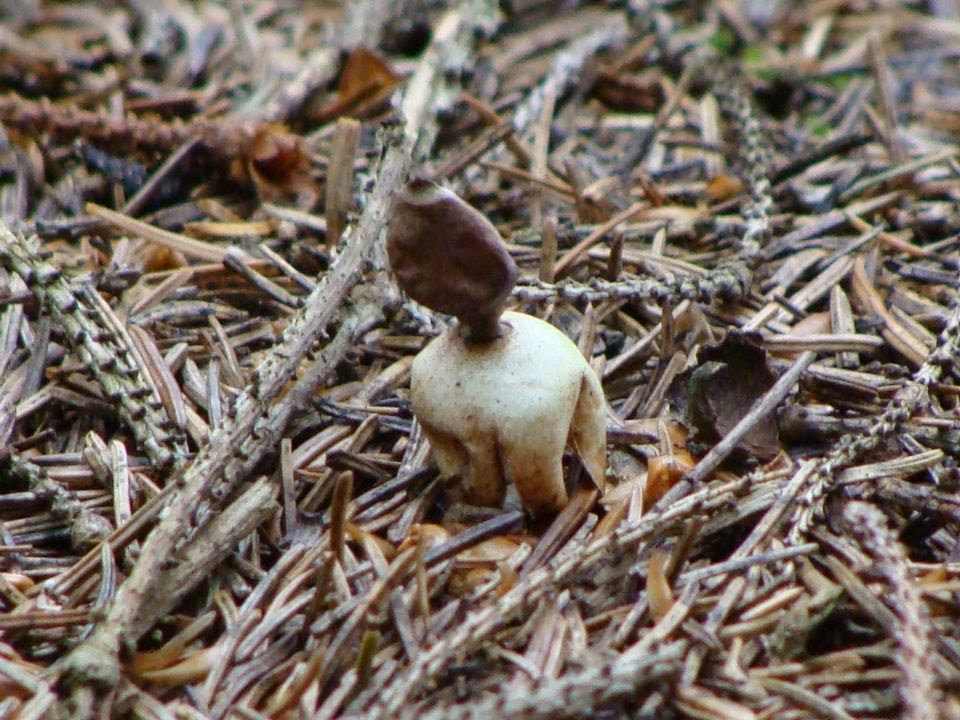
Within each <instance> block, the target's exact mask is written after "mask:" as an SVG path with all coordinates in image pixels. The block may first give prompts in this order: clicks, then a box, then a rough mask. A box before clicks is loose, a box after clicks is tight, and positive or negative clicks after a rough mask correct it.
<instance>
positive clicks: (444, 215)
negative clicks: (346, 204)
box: [387, 178, 517, 340]
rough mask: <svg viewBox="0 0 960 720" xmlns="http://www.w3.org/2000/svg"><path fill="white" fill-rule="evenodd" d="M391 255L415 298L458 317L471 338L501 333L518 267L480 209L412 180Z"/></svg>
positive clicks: (393, 229)
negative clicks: (504, 314)
mask: <svg viewBox="0 0 960 720" xmlns="http://www.w3.org/2000/svg"><path fill="white" fill-rule="evenodd" d="M387 254H388V256H389V258H390V265H391V267H392V268H393V272H394V274H395V275H396V277H397V282H398V283H399V285H400V287H401V288H403V290H404V292H406V293H407V295H409V296H410V297H411V298H412V299H414V300H416V301H417V302H418V303H421V304H422V305H425V306H427V307H428V308H430V309H431V310H436V311H437V312H442V313H446V314H448V315H454V316H456V317H457V318H458V319H459V320H460V321H461V322H462V323H463V325H464V326H466V328H467V331H468V333H469V335H470V337H471V339H473V340H488V339H492V338H494V337H497V336H498V335H499V324H498V320H499V317H500V314H501V312H502V311H503V306H504V303H505V302H506V299H507V297H508V296H509V295H510V291H511V290H512V289H513V286H514V285H515V284H516V281H517V266H516V263H514V261H513V258H511V257H510V254H509V253H508V252H507V249H506V246H505V245H504V244H503V241H502V240H501V238H500V234H499V233H498V232H497V229H496V228H495V227H494V226H493V225H492V224H491V223H490V221H489V220H487V218H485V217H484V216H483V215H482V214H481V213H480V212H479V211H477V210H476V209H474V208H473V207H471V206H470V205H468V204H467V203H465V202H464V201H463V200H461V199H460V198H459V197H457V196H456V195H455V194H454V193H452V192H451V191H449V190H447V189H445V188H442V187H440V186H439V185H437V184H435V183H433V182H430V181H429V180H424V179H419V178H418V179H414V180H411V181H410V182H409V183H408V184H407V186H406V187H405V188H404V190H403V192H402V194H401V196H400V198H399V199H398V201H397V205H396V209H395V211H394V216H393V219H392V220H391V222H390V229H389V232H388V234H387Z"/></svg>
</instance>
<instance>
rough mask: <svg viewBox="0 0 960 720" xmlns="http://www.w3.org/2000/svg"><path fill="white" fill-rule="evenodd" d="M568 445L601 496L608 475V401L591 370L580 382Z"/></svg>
mask: <svg viewBox="0 0 960 720" xmlns="http://www.w3.org/2000/svg"><path fill="white" fill-rule="evenodd" d="M570 444H571V445H573V449H574V450H576V452H577V455H579V456H580V459H581V460H582V461H583V466H584V467H585V468H586V470H587V472H588V473H590V478H591V479H592V480H593V483H594V484H595V485H596V486H597V489H598V490H599V491H600V492H601V493H603V490H604V487H605V486H606V472H607V402H606V397H605V396H604V394H603V387H602V386H601V385H600V380H599V378H597V375H596V373H594V372H593V371H592V370H589V371H588V372H585V373H584V374H583V380H581V382H580V397H578V398H577V407H576V409H574V411H573V424H572V426H571V428H570Z"/></svg>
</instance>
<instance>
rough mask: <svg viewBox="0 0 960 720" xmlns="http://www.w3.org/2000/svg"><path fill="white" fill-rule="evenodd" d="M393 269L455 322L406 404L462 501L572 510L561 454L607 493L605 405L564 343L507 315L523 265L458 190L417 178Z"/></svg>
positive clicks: (393, 230)
mask: <svg viewBox="0 0 960 720" xmlns="http://www.w3.org/2000/svg"><path fill="white" fill-rule="evenodd" d="M387 252H388V255H389V259H390V264H391V266H392V268H393V271H394V274H395V275H396V277H397V281H398V283H399V285H400V287H401V288H402V289H403V290H404V291H405V292H406V293H407V295H409V296H410V297H411V298H412V299H414V300H416V301H417V302H419V303H421V304H423V305H425V306H426V307H428V308H430V309H432V310H435V311H437V312H442V313H446V314H449V315H454V316H455V317H456V318H457V320H458V323H456V324H455V325H454V326H452V327H451V328H449V329H448V330H446V331H445V332H443V333H442V334H441V335H440V336H439V337H437V338H436V339H434V340H433V341H432V342H431V343H430V344H429V345H428V346H427V347H426V348H424V350H423V351H421V352H420V354H419V355H418V356H417V357H416V358H415V360H414V362H413V367H412V369H411V373H410V399H411V403H412V406H413V412H414V414H415V415H416V417H417V419H418V421H419V422H420V425H421V426H422V427H423V431H424V433H425V434H426V437H427V439H428V440H429V441H430V446H431V448H432V449H433V454H434V458H435V459H436V462H437V466H438V467H439V469H440V472H441V474H442V475H443V476H445V477H454V476H457V477H459V478H460V479H461V482H462V486H463V496H464V499H465V500H466V501H467V502H469V503H473V504H477V505H500V504H502V503H503V501H504V497H505V493H506V489H507V483H508V482H513V483H514V484H515V485H516V488H517V493H518V494H519V496H520V500H521V502H522V503H523V505H524V507H525V508H526V509H527V510H528V511H529V512H530V513H531V514H532V515H534V516H539V515H544V514H549V513H553V512H557V511H559V510H560V509H562V508H563V507H564V506H565V505H566V504H567V500H568V498H567V490H566V487H565V483H564V477H563V466H562V460H563V452H564V449H565V448H567V447H571V448H573V449H574V450H575V451H576V453H577V454H578V455H579V456H580V458H581V460H582V462H583V466H584V468H585V469H586V471H587V472H588V473H589V475H590V478H591V479H592V481H593V482H594V483H595V484H596V485H597V487H598V488H599V489H600V490H601V491H602V490H603V487H604V472H605V468H606V448H605V445H606V401H605V399H604V395H603V389H602V387H601V386H600V381H599V379H598V378H597V375H596V373H595V372H594V371H593V368H591V367H590V365H589V364H588V363H587V361H586V360H585V359H584V357H583V356H582V355H581V354H580V351H579V350H578V349H577V347H576V345H574V344H573V343H572V342H571V341H570V339H569V338H567V336H566V335H564V334H563V333H562V332H560V331H559V330H558V329H556V328H555V327H553V326H552V325H550V324H549V323H546V322H544V321H542V320H539V319H538V318H535V317H532V316H530V315H525V314H523V313H519V312H504V306H505V304H506V300H507V298H508V296H509V295H510V291H511V290H512V289H513V286H514V284H515V283H516V280H517V266H516V264H515V263H514V261H513V258H511V257H510V254H509V253H508V252H507V249H506V247H505V246H504V244H503V241H502V239H501V238H500V234H499V233H498V232H497V230H496V228H494V227H493V225H492V224H491V223H490V221H489V220H487V218H486V217H484V216H483V215H482V214H481V213H480V212H478V211H477V210H475V209H474V208H472V207H471V206H470V205H468V204H467V203H465V202H464V201H463V200H461V199H460V198H459V197H457V196H456V195H455V194H454V193H452V192H451V191H449V190H447V189H445V188H442V187H440V186H439V185H436V184H435V183H433V182H430V181H427V180H412V181H411V182H410V183H408V184H407V186H406V187H405V188H404V190H403V192H402V194H401V196H400V198H399V199H398V202H397V206H396V210H395V212H394V216H393V219H392V220H391V222H390V229H389V232H388V235H387Z"/></svg>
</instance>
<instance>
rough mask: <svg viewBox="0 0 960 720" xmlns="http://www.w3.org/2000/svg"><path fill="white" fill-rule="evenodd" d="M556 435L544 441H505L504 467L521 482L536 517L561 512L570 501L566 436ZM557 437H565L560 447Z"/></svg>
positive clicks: (525, 503) (521, 492)
mask: <svg viewBox="0 0 960 720" xmlns="http://www.w3.org/2000/svg"><path fill="white" fill-rule="evenodd" d="M554 435H555V437H554V438H549V437H548V438H545V442H544V443H543V444H542V445H532V444H529V443H527V442H524V441H521V442H516V441H513V442H511V441H507V442H505V443H504V448H503V460H504V470H505V471H506V474H507V477H508V478H509V479H510V480H512V481H513V483H514V484H515V485H516V486H517V494H519V495H520V501H521V502H522V503H523V506H524V507H525V508H526V509H527V512H529V513H530V514H531V515H533V516H534V517H539V516H541V515H546V514H550V513H557V512H560V511H561V510H563V508H564V507H565V506H566V504H567V499H568V498H567V488H566V485H565V484H564V481H563V462H562V459H563V445H564V443H563V439H564V438H563V437H562V436H559V435H558V434H554ZM557 438H559V439H560V441H561V442H560V443H559V447H558V444H557V443H556V439H557ZM551 440H553V442H551Z"/></svg>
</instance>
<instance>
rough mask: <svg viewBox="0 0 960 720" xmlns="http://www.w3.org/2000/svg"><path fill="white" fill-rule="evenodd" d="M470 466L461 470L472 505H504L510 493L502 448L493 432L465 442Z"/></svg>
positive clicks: (467, 499)
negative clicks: (502, 457) (507, 494)
mask: <svg viewBox="0 0 960 720" xmlns="http://www.w3.org/2000/svg"><path fill="white" fill-rule="evenodd" d="M466 447H467V458H468V460H467V467H466V468H465V469H464V471H463V473H462V477H463V490H464V498H465V499H466V501H467V502H469V503H470V504H472V505H487V506H492V505H502V504H503V498H504V496H505V495H506V493H507V481H506V478H505V477H504V475H503V465H502V463H501V456H500V447H499V445H498V443H497V440H496V438H495V437H494V435H493V434H485V435H482V436H480V437H478V438H475V439H474V440H473V441H470V442H468V443H467V444H466Z"/></svg>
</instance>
